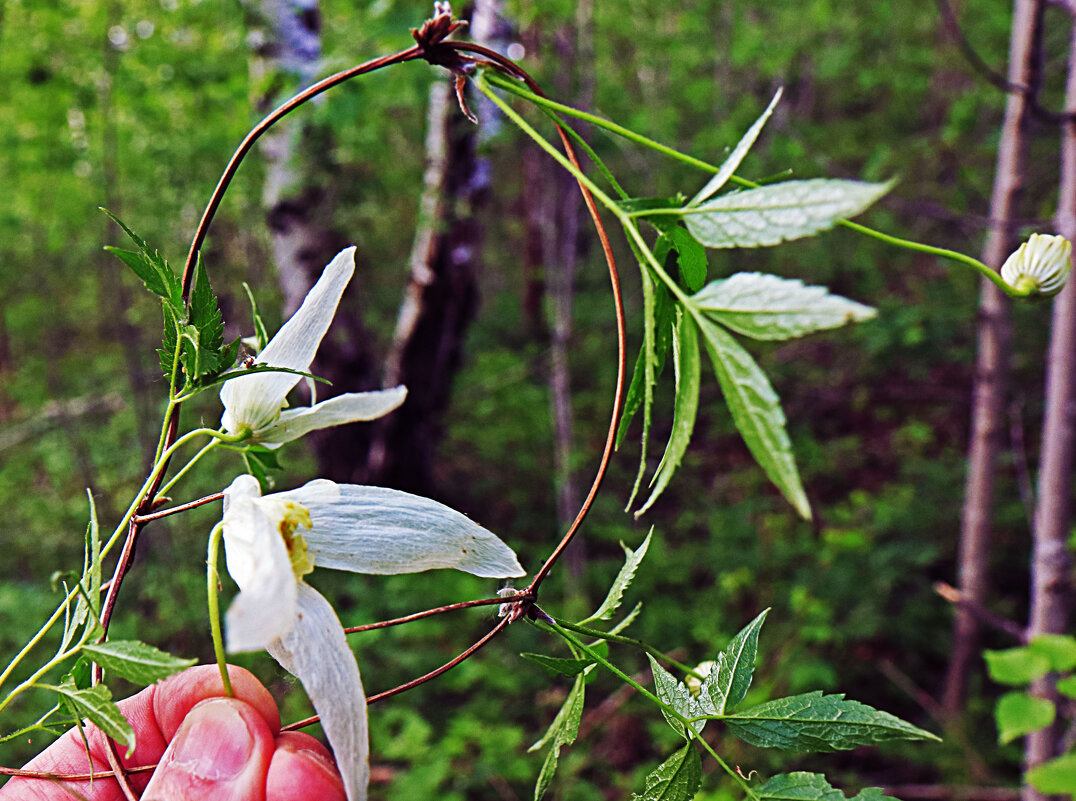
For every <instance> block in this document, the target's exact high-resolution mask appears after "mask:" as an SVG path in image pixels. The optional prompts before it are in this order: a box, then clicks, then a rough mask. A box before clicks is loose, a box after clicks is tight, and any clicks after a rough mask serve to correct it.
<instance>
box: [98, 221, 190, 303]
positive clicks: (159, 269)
mask: <svg viewBox="0 0 1076 801" xmlns="http://www.w3.org/2000/svg"><path fill="white" fill-rule="evenodd" d="M101 211H103V212H104V213H105V214H107V215H108V217H109V218H110V219H111V220H112V221H113V222H114V223H116V225H118V226H119V227H120V228H122V229H123V232H124V233H125V234H127V236H129V237H130V238H131V241H132V242H134V243H135V245H137V247H138V251H139V252H138V253H132V252H131V251H129V250H121V249H120V248H114V247H106V248H105V250H107V251H109V252H110V253H112V254H114V255H116V256H117V257H119V259H120V261H122V262H123V263H124V264H126V265H127V266H128V267H129V268H130V269H131V270H132V271H133V272H134V274H135V275H137V276H138V277H139V278H141V279H142V282H143V283H144V284H145V285H146V289H148V290H149V291H150V292H152V293H153V294H155V295H159V296H160V297H161V298H163V299H164V301H165V303H167V304H169V305H170V306H171V307H172V309H173V311H174V312H175V313H176V315H177V316H182V314H183V286H182V284H180V281H179V279H178V278H176V274H175V273H174V272H172V268H171V267H170V266H168V262H167V261H165V260H164V257H163V256H161V254H160V253H159V252H158V251H156V250H151V249H150V247H149V245H147V244H146V241H145V240H144V239H142V237H140V236H138V235H137V234H136V233H135V232H134V231H132V230H131V229H130V228H128V227H127V226H126V225H124V224H123V222H122V221H121V220H120V219H119V218H118V217H117V216H116V215H114V214H113V213H112V212H110V211H109V210H108V209H101Z"/></svg>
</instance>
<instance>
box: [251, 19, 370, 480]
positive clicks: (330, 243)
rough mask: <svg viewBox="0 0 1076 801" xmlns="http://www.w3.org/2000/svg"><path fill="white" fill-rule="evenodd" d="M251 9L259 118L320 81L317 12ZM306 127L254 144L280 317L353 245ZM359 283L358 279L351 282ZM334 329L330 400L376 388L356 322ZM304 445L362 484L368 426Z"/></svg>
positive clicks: (298, 122) (317, 367) (283, 127)
mask: <svg viewBox="0 0 1076 801" xmlns="http://www.w3.org/2000/svg"><path fill="white" fill-rule="evenodd" d="M250 8H251V10H252V11H253V12H254V17H255V25H254V26H253V29H252V31H251V34H250V42H251V45H252V47H253V49H254V57H253V59H252V61H251V72H252V76H251V77H252V83H253V84H254V85H265V86H269V87H271V88H270V89H269V90H268V91H266V92H265V93H264V94H263V95H261V96H259V97H255V98H254V105H255V107H256V109H257V110H258V111H259V112H260V113H263V114H264V113H267V112H268V111H269V110H271V109H272V108H274V107H275V106H276V105H277V104H278V103H280V102H281V101H283V100H284V99H285V98H286V97H287V96H289V95H291V94H293V93H294V92H295V91H297V90H298V89H299V88H301V87H302V86H306V85H309V84H310V83H312V82H313V81H314V80H315V79H316V78H317V77H318V76H319V73H320V72H321V69H322V67H321V35H320V27H321V21H320V13H319V7H318V2H317V0H260V2H258V3H257V4H250ZM315 102H318V101H315ZM307 120H308V117H307V116H305V115H303V114H298V115H295V116H294V117H292V118H289V119H287V120H284V121H282V122H281V123H280V124H279V125H277V126H275V127H274V128H273V129H271V130H270V131H269V132H268V133H267V134H265V135H264V136H263V137H262V138H261V140H260V141H259V146H260V150H261V155H262V158H263V159H264V161H265V163H266V177H265V184H264V186H263V197H262V200H263V204H264V206H265V209H266V220H267V222H268V225H269V230H270V234H271V238H272V245H273V256H274V261H275V262H276V268H277V278H278V281H279V284H280V288H281V291H282V292H283V294H284V314H285V317H287V316H289V315H290V314H291V313H292V312H294V311H295V309H297V308H298V307H299V304H300V303H302V300H303V298H304V297H306V293H307V292H308V291H309V290H310V287H311V286H313V285H314V282H315V281H317V279H318V277H319V276H320V275H321V271H322V269H323V268H324V267H325V265H326V264H328V262H329V260H330V259H332V257H333V256H335V255H336V253H338V252H339V251H340V250H341V249H342V248H344V247H346V246H347V245H350V244H352V243H351V242H350V241H349V240H348V239H347V238H346V237H344V236H342V235H341V234H340V233H339V232H337V231H335V230H333V229H332V227H331V224H330V223H329V220H330V218H331V211H332V210H331V208H330V207H329V204H328V202H327V201H326V200H325V198H326V196H327V193H326V192H325V191H324V189H323V187H322V186H321V185H320V183H319V178H318V175H319V170H318V160H319V159H320V160H324V159H326V158H327V157H328V156H329V155H330V154H329V152H328V151H326V150H325V149H324V147H314V146H312V145H310V144H309V143H310V140H311V138H312V137H311V133H312V131H311V129H310V123H309V122H308V121H307ZM322 166H325V165H322ZM330 166H331V165H330ZM359 280H360V279H359V278H358V277H356V279H354V280H353V282H352V283H353V284H354V283H357V282H358V281H359ZM333 329H334V336H331V337H326V338H325V340H324V341H323V342H322V344H321V347H320V348H319V350H318V356H317V359H316V360H315V361H314V364H313V367H312V368H311V369H312V370H313V372H314V373H315V374H317V375H319V376H322V377H324V378H326V379H328V380H329V381H331V382H332V390H331V392H332V393H333V394H339V393H342V392H354V391H357V390H364V389H370V388H372V387H373V386H375V385H376V373H375V370H374V366H373V365H374V359H373V357H372V355H371V353H370V351H369V342H370V341H371V340H370V337H369V334H368V332H367V331H366V330H365V328H364V327H363V325H362V322H361V319H360V318H359V317H358V316H357V314H356V313H355V312H354V311H353V310H349V313H344V312H343V311H341V313H339V314H337V316H336V319H335V321H334V323H333ZM308 439H309V441H310V443H311V445H312V447H313V449H314V452H315V454H316V456H317V460H318V473H319V475H321V476H323V477H325V478H330V479H333V480H336V481H355V480H357V479H361V475H356V471H355V464H356V462H358V463H360V464H361V463H362V461H363V460H362V457H361V455H362V454H365V453H366V450H367V448H368V446H369V430H368V428H367V427H365V426H344V427H342V428H339V429H333V430H332V431H329V432H324V431H320V432H314V433H313V434H311V435H310V436H309V438H308ZM356 454H359V455H360V456H359V458H358V459H356Z"/></svg>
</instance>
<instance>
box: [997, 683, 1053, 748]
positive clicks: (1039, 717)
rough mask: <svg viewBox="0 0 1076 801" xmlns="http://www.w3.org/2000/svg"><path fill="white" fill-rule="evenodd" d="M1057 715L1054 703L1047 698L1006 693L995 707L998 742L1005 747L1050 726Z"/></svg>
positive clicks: (1014, 692) (1020, 693)
mask: <svg viewBox="0 0 1076 801" xmlns="http://www.w3.org/2000/svg"><path fill="white" fill-rule="evenodd" d="M1056 715H1057V710H1056V709H1055V708H1054V705H1053V702H1052V701H1049V700H1048V699H1046V698H1035V697H1034V696H1030V695H1028V694H1027V693H1022V692H1018V691H1015V690H1014V691H1013V692H1008V693H1005V695H1003V696H1001V698H999V699H998V703H997V706H995V707H994V720H995V721H996V722H997V724H998V742H999V743H1001V744H1002V745H1005V743H1011V742H1012V741H1013V740H1015V739H1016V738H1017V737H1023V736H1024V735H1025V734H1030V733H1031V732H1033V731H1038V730H1039V729H1041V728H1044V727H1046V726H1049V725H1050V724H1051V723H1053V722H1054V717H1055V716H1056Z"/></svg>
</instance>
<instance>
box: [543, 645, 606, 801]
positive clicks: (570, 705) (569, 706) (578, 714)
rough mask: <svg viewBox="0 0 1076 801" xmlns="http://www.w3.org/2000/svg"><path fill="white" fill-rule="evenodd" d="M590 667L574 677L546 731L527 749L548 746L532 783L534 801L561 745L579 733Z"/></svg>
mask: <svg viewBox="0 0 1076 801" xmlns="http://www.w3.org/2000/svg"><path fill="white" fill-rule="evenodd" d="M592 667H593V665H591V666H588V667H587V668H585V669H584V670H583V672H582V673H580V674H579V675H578V676H576V677H575V682H574V683H573V684H572V689H571V692H569V693H568V697H567V698H566V699H565V700H564V704H563V705H562V706H561V708H560V711H559V712H558V713H557V716H556V717H555V718H554V719H553V722H552V723H551V724H549V728H548V729H547V730H546V733H545V734H544V735H543V736H542V739H541V740H539V741H538V742H536V743H535V744H534V745H532V746H531V747H530V748H528V749H527V750H528V751H538V750H540V749H542V748H544V747H545V746H546V745H549V746H550V748H549V753H548V754H546V758H545V762H544V763H543V764H542V770H541V772H540V773H539V774H538V781H537V783H536V784H535V785H534V801H539V799H541V797H542V796H543V795H545V791H546V790H547V789H548V788H549V784H550V782H552V781H553V776H554V775H555V774H556V771H557V761H558V760H559V758H560V749H561V747H563V746H565V745H571V744H572V743H574V742H575V738H576V737H577V736H578V735H579V721H580V720H582V718H583V696H584V693H585V691H586V674H587V673H589V672H590V670H591V668H592Z"/></svg>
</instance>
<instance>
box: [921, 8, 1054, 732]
mask: <svg viewBox="0 0 1076 801" xmlns="http://www.w3.org/2000/svg"><path fill="white" fill-rule="evenodd" d="M1042 10H1043V2H1042V0H1016V2H1015V5H1014V9H1013V22H1012V35H1011V39H1010V43H1009V70H1008V81H1009V83H1010V84H1012V85H1013V86H1022V87H1032V86H1034V85H1035V82H1036V80H1037V72H1036V59H1037V54H1038V51H1039V42H1040V38H1041V31H1040V28H1041V22H1042ZM1029 119H1030V115H1029V102H1028V98H1027V96H1026V94H1025V93H1023V92H1019V91H1011V92H1009V95H1008V100H1007V102H1006V104H1005V121H1004V123H1003V127H1002V132H1001V142H1000V145H999V147H998V160H997V171H996V172H995V175H994V188H993V193H992V195H991V199H990V233H989V235H988V237H987V241H986V245H985V247H984V249H983V254H982V261H983V262H985V263H986V264H988V265H990V266H991V267H994V268H999V267H1000V266H1001V263H1002V262H1003V261H1004V259H1005V258H1006V256H1008V254H1009V253H1010V252H1011V251H1012V250H1013V248H1014V247H1015V245H1016V241H1015V239H1016V236H1015V233H1016V232H1015V228H1016V225H1015V223H1014V218H1015V216H1016V215H1015V210H1016V204H1017V200H1018V196H1019V193H1020V189H1021V188H1022V180H1023V173H1024V166H1025V163H1026V160H1027V140H1028V133H1027V128H1028V122H1029ZM1010 338H1011V320H1010V312H1009V306H1008V301H1007V299H1006V297H1005V296H1004V295H1003V294H1002V293H1001V292H1000V291H999V290H998V289H996V288H995V287H994V285H993V284H991V283H989V282H988V281H986V280H985V279H983V281H982V290H981V295H980V306H979V335H978V342H979V350H978V354H977V357H976V366H975V390H974V393H975V394H974V401H973V405H972V420H971V443H970V447H969V451H968V474H967V478H966V480H965V484H964V506H963V509H962V512H961V524H960V545H959V556H958V585H959V588H960V592H961V595H962V596H963V597H965V598H967V599H968V600H969V601H974V602H977V603H982V602H983V601H984V600H985V596H986V588H987V582H988V566H989V553H990V534H991V526H990V518H991V512H992V509H993V505H994V486H995V473H996V463H997V455H998V451H999V450H1000V449H1001V445H1002V437H1003V434H1004V431H1005V426H1004V414H1005V393H1006V389H1007V384H1008V376H1009V355H1008V353H1009V340H1010ZM978 650H979V626H978V622H977V621H976V619H975V617H974V616H973V615H972V614H971V613H970V612H969V611H968V609H967V608H966V607H964V606H960V607H958V608H957V609H956V618H955V621H954V627H953V648H952V653H951V656H950V661H949V668H948V672H947V674H946V679H945V690H944V696H943V700H942V707H943V709H944V711H945V712H946V714H948V715H950V716H955V715H958V714H959V713H960V711H961V710H962V708H963V703H964V695H965V691H966V688H967V674H968V670H969V668H970V666H971V664H972V662H973V661H974V660H977V659H978Z"/></svg>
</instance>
